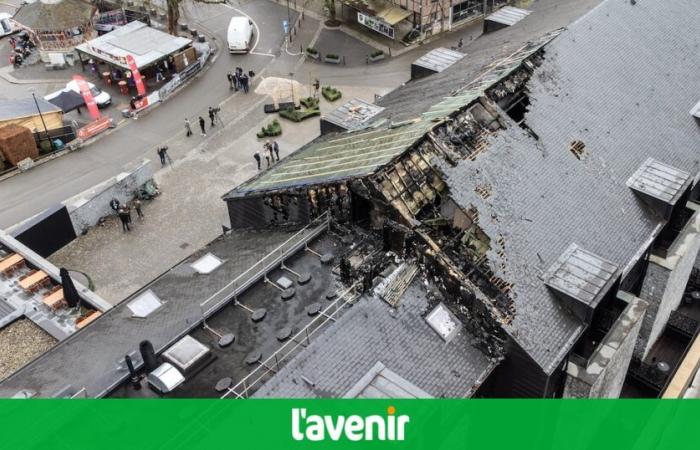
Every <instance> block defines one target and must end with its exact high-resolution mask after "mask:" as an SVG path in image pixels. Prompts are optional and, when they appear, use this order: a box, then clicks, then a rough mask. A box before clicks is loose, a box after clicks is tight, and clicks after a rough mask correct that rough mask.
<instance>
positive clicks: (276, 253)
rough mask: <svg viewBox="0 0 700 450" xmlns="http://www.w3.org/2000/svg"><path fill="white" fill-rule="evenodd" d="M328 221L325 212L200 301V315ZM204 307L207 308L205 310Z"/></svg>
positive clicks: (225, 300)
mask: <svg viewBox="0 0 700 450" xmlns="http://www.w3.org/2000/svg"><path fill="white" fill-rule="evenodd" d="M328 223H329V222H328V213H327V212H326V213H323V214H322V215H320V216H318V217H317V218H316V219H315V220H314V221H312V222H311V223H309V224H308V225H307V226H305V227H304V228H302V229H301V230H299V231H297V232H296V233H295V234H294V235H293V236H292V237H290V238H289V239H287V240H286V241H284V242H283V243H282V244H280V245H279V246H278V247H277V248H275V249H274V250H272V251H271V252H270V253H268V254H267V255H265V257H263V258H262V259H261V260H260V261H258V262H257V263H255V264H253V266H251V267H250V268H249V269H248V270H246V271H245V272H243V273H242V274H240V275H238V276H237V277H236V278H235V279H234V280H233V281H231V282H230V283H228V284H227V285H226V286H224V287H223V288H221V289H219V290H218V291H217V292H216V293H214V294H213V295H212V296H211V297H209V298H208V299H207V300H205V301H204V302H202V303H201V304H200V305H199V306H200V308H202V316H203V317H204V318H207V317H209V316H210V315H211V314H213V313H214V312H216V311H217V310H218V309H220V308H222V307H223V306H224V305H225V304H227V303H228V301H229V300H230V299H231V297H234V298H235V297H236V296H237V295H238V294H240V293H242V292H243V291H245V290H246V289H247V288H249V287H250V286H251V285H253V284H254V283H255V282H256V281H257V280H258V279H260V277H261V276H262V275H264V274H266V273H267V272H269V271H270V270H272V269H273V268H274V267H276V266H277V265H279V264H280V263H282V262H283V261H284V260H285V259H286V258H287V257H289V255H291V254H293V253H296V252H297V251H299V250H300V249H301V248H303V247H305V246H306V244H307V243H308V242H309V241H311V240H312V239H314V238H316V237H317V236H319V235H320V234H321V233H323V232H324V231H326V229H327V227H328ZM231 288H233V289H231ZM205 308H208V309H206V310H205Z"/></svg>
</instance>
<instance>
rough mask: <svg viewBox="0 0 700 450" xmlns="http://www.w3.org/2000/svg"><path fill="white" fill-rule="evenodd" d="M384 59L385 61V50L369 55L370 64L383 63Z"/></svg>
mask: <svg viewBox="0 0 700 450" xmlns="http://www.w3.org/2000/svg"><path fill="white" fill-rule="evenodd" d="M382 59H384V51H383V50H376V51H374V52H372V53H370V54H369V62H377V61H381V60H382Z"/></svg>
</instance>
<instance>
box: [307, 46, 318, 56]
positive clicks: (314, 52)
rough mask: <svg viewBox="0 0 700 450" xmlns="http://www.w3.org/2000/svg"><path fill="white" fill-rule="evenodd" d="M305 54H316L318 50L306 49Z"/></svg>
mask: <svg viewBox="0 0 700 450" xmlns="http://www.w3.org/2000/svg"><path fill="white" fill-rule="evenodd" d="M306 53H313V54H315V55H316V54H318V50H316V49H315V48H313V47H306Z"/></svg>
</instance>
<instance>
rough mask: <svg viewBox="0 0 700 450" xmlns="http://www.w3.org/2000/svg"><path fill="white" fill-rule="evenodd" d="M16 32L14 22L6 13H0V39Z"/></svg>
mask: <svg viewBox="0 0 700 450" xmlns="http://www.w3.org/2000/svg"><path fill="white" fill-rule="evenodd" d="M15 31H17V29H16V27H15V21H14V20H12V16H11V15H9V14H7V13H0V37H3V36H7V35H10V34H12V33H14V32H15Z"/></svg>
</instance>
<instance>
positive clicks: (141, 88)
mask: <svg viewBox="0 0 700 450" xmlns="http://www.w3.org/2000/svg"><path fill="white" fill-rule="evenodd" d="M126 62H127V63H128V64H129V70H130V71H131V76H132V77H134V83H135V84H136V92H137V93H138V94H139V95H143V96H145V95H146V86H145V85H144V84H143V78H141V73H140V72H139V68H138V67H137V66H136V61H135V60H134V57H133V56H131V55H126Z"/></svg>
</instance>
